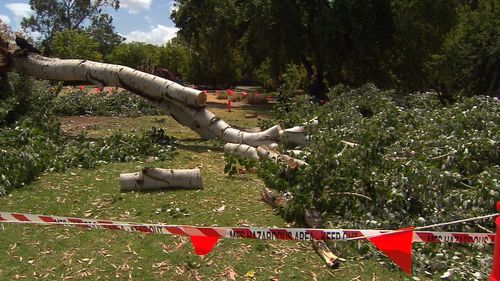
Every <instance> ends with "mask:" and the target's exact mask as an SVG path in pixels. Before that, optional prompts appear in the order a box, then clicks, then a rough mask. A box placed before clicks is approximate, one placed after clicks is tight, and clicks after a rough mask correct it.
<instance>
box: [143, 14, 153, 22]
mask: <svg viewBox="0 0 500 281" xmlns="http://www.w3.org/2000/svg"><path fill="white" fill-rule="evenodd" d="M144 20H146V21H147V22H148V23H153V20H152V19H151V17H150V16H148V15H145V16H144Z"/></svg>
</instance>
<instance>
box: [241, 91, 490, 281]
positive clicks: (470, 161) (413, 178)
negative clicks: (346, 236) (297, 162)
mask: <svg viewBox="0 0 500 281" xmlns="http://www.w3.org/2000/svg"><path fill="white" fill-rule="evenodd" d="M330 94H331V96H332V100H331V102H329V103H327V104H326V105H324V106H321V107H318V106H315V105H311V104H309V103H304V100H303V98H298V99H297V98H296V99H294V101H293V103H292V104H291V105H290V107H289V110H288V111H287V114H285V115H281V116H282V118H283V120H285V121H286V123H287V124H289V125H298V124H302V123H304V122H305V121H307V120H309V119H310V118H312V117H313V116H317V117H318V118H319V125H318V127H316V128H315V129H314V130H313V131H311V132H310V133H311V134H312V136H313V142H312V144H311V145H310V146H309V147H307V148H305V150H306V152H307V153H306V155H307V156H306V159H305V160H306V162H307V163H308V164H309V165H308V166H306V167H305V168H303V169H299V170H298V171H297V172H295V173H290V172H289V170H288V169H287V167H286V166H283V165H279V164H276V163H273V162H271V161H266V160H264V161H261V163H260V165H258V175H259V177H260V178H261V179H263V180H264V182H265V183H266V185H267V186H269V187H272V188H274V189H277V190H279V191H281V192H289V193H291V194H292V199H291V200H290V201H289V202H288V204H287V205H286V207H283V208H282V209H281V210H280V213H281V214H282V215H283V216H284V217H285V218H286V219H288V220H294V221H299V222H300V221H302V220H303V216H304V213H305V210H306V209H307V208H310V207H315V208H316V209H317V210H319V211H320V212H321V213H322V215H323V218H324V219H325V220H326V221H328V222H329V223H332V225H331V227H339V228H380V229H384V228H389V229H394V228H400V227H404V226H407V225H415V226H420V225H430V224H433V223H439V222H445V221H451V220H456V219H460V218H468V217H473V216H480V215H484V214H489V213H492V212H495V208H494V207H495V203H496V201H497V200H498V197H499V196H500V184H499V182H498V179H499V178H500V143H499V141H498V140H499V137H500V129H499V128H500V127H499V121H500V120H499V116H500V101H499V100H498V99H497V98H491V97H479V96H476V97H470V98H462V99H460V100H458V101H456V102H455V103H453V104H450V105H448V106H443V105H442V104H441V103H440V102H439V100H438V99H437V97H436V96H433V95H423V94H415V95H410V96H402V95H397V94H395V93H394V92H392V91H381V90H378V89H377V88H375V87H374V86H372V85H366V86H364V87H362V88H360V89H356V90H350V89H348V88H346V87H337V88H335V89H334V91H333V92H332V93H330ZM232 163H235V161H234V160H233V161H232ZM447 229H448V230H456V231H472V232H474V231H478V232H483V229H479V228H477V227H476V225H474V224H468V225H455V226H449V227H447ZM339 247H341V248H342V251H343V252H344V251H352V248H351V249H350V248H349V247H348V246H345V247H344V246H339ZM418 249H419V250H418V251H417V254H416V257H415V260H416V261H417V262H416V265H417V271H420V272H422V273H423V272H424V271H427V272H431V273H435V272H436V271H442V270H448V271H450V272H452V273H453V275H454V276H457V277H459V278H464V279H470V278H473V277H474V276H477V275H478V274H479V275H481V274H483V275H486V274H487V273H488V272H489V271H490V269H491V266H490V264H489V263H488V262H482V261H483V260H484V258H485V256H484V255H483V254H479V252H481V251H480V250H478V249H477V248H475V250H474V251H475V252H474V255H471V254H467V253H465V252H463V250H462V249H456V250H455V251H450V250H449V249H447V248H445V247H443V246H441V245H429V244H426V245H425V247H418ZM368 250H369V249H368V248H366V247H364V246H360V248H359V249H357V251H358V253H362V254H363V255H365V256H367V257H369V256H373V255H376V254H374V253H373V251H368ZM476 253H477V254H476ZM457 257H463V258H464V259H462V258H460V259H457ZM476 278H477V277H476Z"/></svg>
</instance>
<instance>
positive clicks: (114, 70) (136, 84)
mask: <svg viewBox="0 0 500 281" xmlns="http://www.w3.org/2000/svg"><path fill="white" fill-rule="evenodd" d="M12 63H13V66H14V68H16V69H17V70H21V71H24V72H26V73H27V74H29V75H32V76H35V77H37V78H40V79H47V80H58V81H89V82H91V83H93V84H96V85H97V86H100V87H103V86H117V87H122V88H125V89H127V90H129V91H131V92H134V93H136V94H138V95H141V96H144V97H145V98H147V99H149V100H157V101H161V100H163V99H173V100H176V101H179V102H182V103H183V104H185V105H187V106H191V107H195V108H200V107H203V106H205V103H206V101H207V95H206V94H205V93H203V92H202V91H198V90H195V89H191V88H189V87H185V86H182V85H180V84H177V83H175V82H173V81H170V80H167V79H164V78H161V77H158V76H155V75H152V74H149V73H146V72H142V71H138V70H135V69H133V68H130V67H126V66H121V65H116V64H107V63H100V62H94V61H89V60H80V59H57V58H47V57H43V56H40V55H38V54H34V53H28V54H27V55H25V56H12Z"/></svg>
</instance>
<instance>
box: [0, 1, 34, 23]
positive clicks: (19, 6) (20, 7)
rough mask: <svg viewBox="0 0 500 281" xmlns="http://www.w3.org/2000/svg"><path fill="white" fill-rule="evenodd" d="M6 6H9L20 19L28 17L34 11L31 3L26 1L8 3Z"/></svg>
mask: <svg viewBox="0 0 500 281" xmlns="http://www.w3.org/2000/svg"><path fill="white" fill-rule="evenodd" d="M5 7H7V9H9V10H10V11H11V12H12V13H13V14H14V16H16V18H17V19H18V20H20V19H22V18H27V17H29V16H31V14H32V13H33V11H32V10H31V7H30V5H29V4H26V3H9V4H6V5H5Z"/></svg>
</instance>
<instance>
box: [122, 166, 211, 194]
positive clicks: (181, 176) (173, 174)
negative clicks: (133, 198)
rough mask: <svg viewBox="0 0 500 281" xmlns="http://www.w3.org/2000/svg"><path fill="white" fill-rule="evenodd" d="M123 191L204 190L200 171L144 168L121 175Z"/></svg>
mask: <svg viewBox="0 0 500 281" xmlns="http://www.w3.org/2000/svg"><path fill="white" fill-rule="evenodd" d="M120 187H121V190H122V191H132V190H134V191H144V190H157V189H168V188H184V189H202V188H203V181H202V179H201V173H200V169H198V168H196V169H178V170H172V169H159V168H144V169H143V170H142V171H141V172H138V173H124V174H120Z"/></svg>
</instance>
